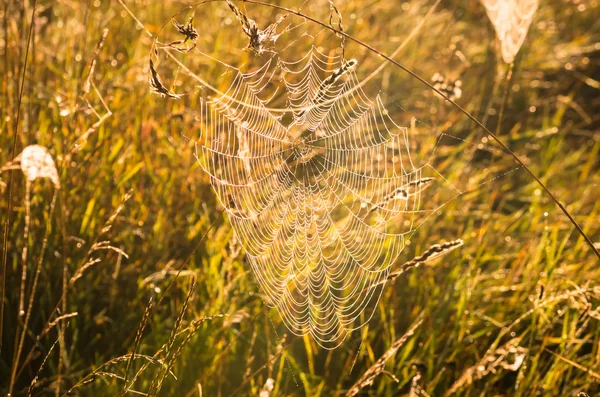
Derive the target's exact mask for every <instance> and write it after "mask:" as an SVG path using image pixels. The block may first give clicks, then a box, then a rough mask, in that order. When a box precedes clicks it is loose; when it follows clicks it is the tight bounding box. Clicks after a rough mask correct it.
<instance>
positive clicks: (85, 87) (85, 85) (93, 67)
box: [83, 28, 108, 94]
mask: <svg viewBox="0 0 600 397" xmlns="http://www.w3.org/2000/svg"><path fill="white" fill-rule="evenodd" d="M106 36H108V28H104V29H103V30H102V35H101V36H100V40H99V41H98V44H97V45H96V50H95V51H94V55H93V56H92V61H91V62H90V67H89V69H88V73H87V77H86V78H85V82H84V83H83V92H84V93H86V94H89V92H90V88H91V85H92V79H93V78H94V72H95V71H96V62H97V59H98V54H100V50H102V47H103V46H104V41H105V40H106Z"/></svg>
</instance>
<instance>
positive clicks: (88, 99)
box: [0, 0, 600, 396]
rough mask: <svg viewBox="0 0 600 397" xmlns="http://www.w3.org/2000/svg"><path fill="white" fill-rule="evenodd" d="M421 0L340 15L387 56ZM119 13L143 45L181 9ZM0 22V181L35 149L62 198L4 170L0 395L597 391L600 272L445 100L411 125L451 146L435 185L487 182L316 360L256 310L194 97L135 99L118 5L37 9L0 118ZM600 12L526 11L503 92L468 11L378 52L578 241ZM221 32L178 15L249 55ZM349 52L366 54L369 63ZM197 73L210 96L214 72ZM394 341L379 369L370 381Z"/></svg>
mask: <svg viewBox="0 0 600 397" xmlns="http://www.w3.org/2000/svg"><path fill="white" fill-rule="evenodd" d="M432 3H433V2H426V1H423V2H410V3H408V2H379V1H373V2H368V3H366V2H361V1H357V0H351V1H348V2H336V5H337V6H338V8H339V10H340V12H341V14H342V15H343V16H344V26H345V29H346V31H347V32H348V33H350V34H353V35H355V36H356V37H358V38H359V39H361V40H363V41H365V42H367V43H369V44H371V45H373V46H374V47H376V48H378V49H379V50H381V51H382V52H384V53H387V54H389V53H392V52H393V51H394V49H395V48H396V47H397V46H398V44H399V43H400V42H401V41H402V40H403V39H405V38H406V37H407V36H408V35H409V34H410V32H412V31H413V29H414V28H415V27H416V26H417V25H418V24H419V22H420V21H422V18H424V15H425V14H426V13H427V11H428V10H429V8H430V7H431V5H432ZM125 4H126V5H127V7H128V8H129V9H130V10H131V12H132V13H133V14H134V15H135V16H136V17H137V18H139V20H140V21H142V22H143V24H144V25H145V26H146V28H147V29H148V30H149V31H150V32H152V33H156V32H158V31H159V29H160V27H161V25H163V24H164V23H165V22H169V17H170V16H171V15H172V14H173V13H174V12H176V11H177V10H179V9H181V8H182V7H184V6H186V5H187V4H185V3H182V2H178V1H173V2H158V1H148V0H138V1H125ZM282 5H285V6H289V7H297V6H299V4H296V3H294V2H284V3H282ZM311 7H312V9H308V6H307V10H306V12H309V13H311V15H316V16H317V17H318V18H319V19H320V20H322V21H328V20H329V19H328V18H329V11H330V9H329V4H328V2H327V1H317V2H314V3H311ZM246 9H247V12H248V13H249V14H251V15H253V16H255V19H256V20H257V21H272V20H274V15H275V12H274V11H272V10H269V9H266V8H264V7H263V8H260V7H252V6H250V5H248V6H247V7H246ZM0 13H1V14H2V16H3V17H2V28H1V29H0V75H2V76H3V79H2V93H1V98H2V102H1V103H2V106H1V108H2V115H1V119H0V131H2V133H1V134H0V168H2V167H3V166H4V165H5V164H8V163H9V162H10V161H11V149H12V142H13V139H14V137H15V134H17V153H20V152H21V151H22V149H23V148H24V147H26V146H28V145H31V144H36V143H37V144H40V145H43V146H45V147H47V148H49V150H50V153H51V154H52V156H53V157H54V159H55V161H56V164H57V167H58V173H59V177H60V189H58V188H57V187H56V186H55V185H53V183H52V181H50V180H36V181H34V182H33V183H32V184H31V191H30V192H29V191H26V186H27V182H26V180H25V178H24V177H23V175H22V173H21V172H20V170H19V169H8V168H7V169H6V170H4V169H3V172H2V173H0V191H2V193H3V194H2V199H1V200H2V201H0V208H2V213H1V215H2V216H1V217H0V218H1V221H2V222H5V221H6V218H7V217H10V230H9V235H8V236H9V237H8V245H7V247H6V248H7V250H8V261H7V267H6V278H5V279H4V285H5V289H4V290H3V292H2V293H3V296H4V298H5V307H4V315H3V324H2V347H1V351H0V393H1V394H2V395H6V394H7V393H9V392H10V393H11V395H12V396H20V395H40V396H42V395H56V396H61V395H64V394H65V393H67V392H68V391H71V394H72V395H93V396H97V395H125V394H131V395H134V393H138V392H141V393H145V394H149V395H165V396H167V395H168V396H197V395H200V394H201V395H206V396H213V395H217V396H229V395H258V394H259V393H261V391H263V393H267V395H269V394H268V393H270V395H273V396H275V395H277V396H280V395H310V396H333V395H343V394H345V393H347V392H348V391H349V390H351V389H352V387H353V385H355V384H357V383H358V384H360V383H361V382H362V381H363V380H364V379H366V378H365V377H364V376H363V374H365V373H368V374H373V373H375V375H376V376H375V377H374V378H373V379H371V382H370V384H369V385H366V384H365V385H364V386H365V387H364V388H362V389H361V390H359V391H358V393H359V394H358V395H426V394H429V395H432V396H438V395H439V396H443V395H449V394H453V395H463V396H481V395H490V396H491V395H510V396H512V395H515V396H536V395H544V396H545V395H556V396H574V395H578V393H580V392H582V393H587V394H589V395H594V394H595V393H598V392H599V391H600V386H599V382H600V327H598V323H599V322H600V309H599V304H600V284H599V283H598V282H597V280H599V277H600V270H599V267H598V260H597V258H596V257H595V255H594V253H593V252H592V250H591V249H590V247H589V246H588V245H587V244H586V242H585V241H584V239H583V238H582V237H581V236H580V235H578V234H577V232H576V231H575V230H574V228H573V226H572V224H571V223H570V222H569V220H568V219H567V218H566V217H565V216H564V215H563V214H562V213H561V212H560V210H559V209H558V208H557V207H556V206H555V205H554V204H553V203H552V201H551V200H550V199H549V197H547V196H546V195H545V194H544V193H543V192H542V191H541V190H540V188H539V186H538V185H537V184H536V183H535V181H533V180H532V179H531V178H530V177H529V176H528V175H527V174H526V173H525V172H524V171H523V170H522V169H519V168H518V167H517V165H516V164H515V163H514V160H512V159H511V158H510V157H509V156H506V155H501V154H498V152H496V151H492V150H488V148H490V147H493V144H492V143H491V142H490V141H489V139H488V137H486V136H484V135H482V133H481V131H480V130H478V129H477V128H476V126H475V125H474V124H473V123H472V122H470V121H469V120H468V119H466V118H465V117H462V116H460V114H459V113H458V112H457V111H456V110H455V109H453V108H452V107H450V106H441V107H440V109H441V110H440V111H439V113H438V114H437V115H431V114H430V115H429V116H428V120H429V122H431V123H435V124H436V126H437V127H438V128H440V129H444V131H445V132H447V133H449V134H450V133H451V134H456V135H457V136H461V137H464V138H465V139H464V144H462V145H460V144H456V145H454V146H444V147H442V148H441V149H440V153H439V158H440V161H439V163H437V164H436V169H437V170H438V171H439V172H440V173H442V174H443V175H444V176H445V177H446V178H447V179H448V181H451V182H452V181H460V180H462V179H464V178H465V176H471V177H473V178H476V179H477V178H479V180H480V182H485V184H483V185H482V186H481V187H480V188H478V189H474V190H472V191H470V192H468V193H466V194H464V195H463V196H461V198H460V199H457V200H451V201H449V202H448V203H447V204H446V205H445V206H444V208H443V210H442V211H440V212H439V213H437V214H436V215H435V216H434V217H432V218H431V219H429V221H428V222H427V223H426V224H425V225H424V226H423V227H421V228H419V229H418V231H417V233H415V234H414V236H412V237H411V243H410V245H409V246H407V248H406V249H405V251H404V253H403V256H402V258H401V259H402V260H401V261H400V262H399V263H397V264H395V265H394V266H393V267H392V271H394V269H402V268H403V267H402V263H405V262H406V263H409V264H410V263H411V262H410V260H411V258H413V257H416V256H419V255H423V253H424V252H427V250H428V249H429V248H430V247H431V246H432V245H434V244H438V243H442V242H444V241H451V240H456V239H459V238H460V239H462V240H463V242H464V244H463V245H462V246H460V247H459V248H456V249H454V250H453V251H452V252H450V253H448V254H447V255H445V256H443V257H441V258H438V259H435V260H432V261H429V262H426V263H420V264H419V266H416V267H415V266H413V265H407V266H406V272H405V273H403V274H400V275H399V276H397V277H395V279H394V280H393V281H391V282H390V283H388V285H387V286H386V287H385V290H384V293H383V297H382V299H381V301H380V302H379V305H378V306H377V308H376V314H375V316H374V317H373V319H372V320H371V321H370V322H369V324H368V325H367V326H365V327H364V328H362V329H361V330H358V331H355V332H354V333H353V334H352V335H351V336H350V337H349V338H348V340H347V341H346V342H345V343H344V344H343V345H342V346H341V347H339V348H338V349H336V350H333V351H327V350H323V349H320V348H318V347H317V345H316V344H315V342H314V341H313V340H311V339H310V337H308V336H307V337H297V336H294V335H292V334H290V333H289V331H287V330H286V329H285V327H284V325H283V324H282V322H281V320H280V318H279V315H278V314H277V312H276V311H275V310H273V309H270V308H268V307H267V306H266V304H265V303H264V300H263V295H262V293H261V291H260V289H259V288H258V285H257V283H256V281H255V279H254V278H253V275H252V273H251V271H250V267H249V265H248V263H247V262H246V261H245V258H244V252H243V250H242V249H241V246H240V243H239V242H238V241H237V240H236V239H235V236H234V234H233V231H232V229H231V226H230V225H229V223H228V222H227V219H226V217H225V216H224V215H223V213H222V211H221V209H222V207H221V206H220V204H218V203H217V202H216V199H215V197H214V195H213V193H212V191H211V189H210V181H209V178H208V177H207V176H206V174H204V173H203V172H202V170H201V169H200V167H199V165H198V163H197V161H196V159H195V158H194V153H195V151H194V138H195V137H197V136H198V131H199V130H200V129H201V127H202V120H200V119H199V117H198V114H197V112H195V106H196V104H195V103H194V101H193V98H191V97H183V98H182V99H181V100H170V99H168V98H162V97H160V96H157V95H153V94H151V93H150V90H149V87H148V74H149V68H148V53H149V50H150V47H151V44H152V40H151V38H150V37H148V35H147V34H146V33H145V32H144V31H143V30H142V29H140V27H139V26H138V25H137V24H136V22H135V21H134V20H133V19H132V18H131V15H130V14H129V13H128V12H127V10H126V9H125V8H124V7H123V6H122V5H121V4H120V3H119V2H118V1H81V2H78V1H68V0H59V1H54V2H50V1H40V2H38V4H37V10H36V13H35V17H34V21H35V24H34V27H33V30H32V32H33V36H32V38H31V44H30V47H29V51H30V53H29V60H28V62H27V65H26V67H27V68H26V71H25V80H24V81H25V84H24V86H23V97H22V104H21V106H20V112H21V116H20V121H19V125H18V127H16V126H15V119H16V115H17V110H18V108H19V106H18V104H19V91H20V87H21V86H20V76H21V73H22V71H23V68H24V66H25V65H24V62H23V60H24V57H25V49H26V48H27V47H26V46H27V41H28V31H29V26H30V25H29V21H30V18H31V13H32V4H31V2H24V3H23V2H13V1H5V2H4V3H3V4H2V6H1V9H0ZM227 19H231V21H229V24H226V22H225V21H226V20H227ZM599 21H600V5H599V4H598V2H597V1H595V0H593V1H588V2H584V1H577V0H570V1H558V0H552V1H542V4H541V6H540V9H539V11H538V13H537V15H536V17H535V20H534V23H533V24H532V27H531V30H530V34H529V37H528V39H527V40H526V43H525V45H524V47H523V49H522V50H521V52H520V53H519V55H518V56H517V60H516V63H515V67H514V71H513V74H512V76H511V78H510V81H509V82H507V81H506V80H505V79H504V77H503V76H505V75H506V71H507V70H508V67H507V66H506V65H503V64H502V63H501V62H500V60H499V55H498V44H497V42H496V41H495V39H494V32H493V29H492V27H491V25H490V23H489V21H488V20H487V19H486V17H485V11H484V9H483V7H482V6H481V5H480V4H479V2H478V1H475V0H466V1H462V0H461V1H457V0H456V1H455V0H444V1H442V2H441V4H440V5H439V6H438V7H437V8H436V10H435V11H434V12H433V14H432V15H430V16H429V17H428V19H427V21H426V22H425V25H424V28H423V29H422V30H421V31H420V33H418V34H417V35H416V36H415V38H414V39H412V40H411V41H409V42H408V43H407V45H406V48H404V49H403V51H402V52H401V53H400V54H399V55H398V56H397V57H396V58H395V59H397V60H398V61H400V62H401V63H402V64H404V65H406V66H407V67H408V68H410V69H411V70H414V71H415V72H416V73H418V74H419V75H422V76H424V77H425V78H427V79H428V78H430V77H431V76H433V75H434V74H435V73H442V74H444V75H447V76H449V77H451V78H460V79H461V80H462V81H463V85H462V90H463V97H462V98H461V99H459V100H457V102H459V103H460V104H461V106H464V107H465V108H467V110H469V111H470V112H471V113H473V114H474V115H475V116H476V117H477V118H478V119H479V120H482V121H483V122H484V124H485V125H486V126H488V128H490V129H491V130H492V131H497V132H498V134H499V135H500V137H501V138H502V139H503V140H504V142H506V143H507V145H508V146H509V147H510V148H511V149H512V150H514V151H515V152H516V153H517V154H518V155H519V156H520V157H521V158H523V159H524V160H525V162H526V164H527V165H528V166H529V167H530V168H531V169H532V171H533V172H535V173H536V174H537V175H539V176H540V178H541V180H542V181H543V182H544V183H546V184H548V186H549V187H550V189H551V190H552V191H553V192H554V193H555V195H556V196H557V197H558V199H559V200H560V201H561V202H562V203H563V204H564V205H565V206H566V208H567V209H568V211H569V212H570V213H571V214H572V215H573V217H574V218H575V219H576V220H577V222H579V223H580V224H581V225H582V228H583V230H584V231H585V232H586V233H587V234H588V236H589V237H590V238H591V239H592V240H593V241H596V242H600V228H599V227H598V225H599V224H600V214H599V211H600V201H599V200H598V194H599V192H600V190H599V189H600V188H599V183H600V174H599V173H598V170H599V166H600V163H599V158H600V157H599V155H598V153H599V151H600V131H599V127H600V114H599V113H598V109H599V108H600V95H598V92H599V91H598V90H599V89H600V82H599V81H598V80H599V79H598V71H599V70H600V45H599V44H598V43H600V22H599ZM180 22H183V19H182V20H180ZM235 23H236V21H235V18H234V17H233V15H232V14H231V12H230V11H229V9H228V8H227V6H226V4H225V3H222V4H218V5H216V4H210V5H207V6H205V7H202V8H200V9H198V10H197V11H196V16H195V25H196V28H197V29H198V32H199V38H198V42H197V45H198V46H199V47H200V48H202V49H203V50H204V49H206V48H209V49H210V51H211V53H212V54H219V56H223V57H224V59H225V61H227V62H231V63H233V62H237V64H240V63H243V62H247V61H248V59H249V58H250V57H251V54H250V53H249V52H243V51H241V49H242V48H244V47H245V46H246V45H247V37H245V36H244V35H243V34H241V32H240V33H239V34H237V35H232V34H231V32H234V31H235V30H234V28H235V27H236V25H235ZM334 37H335V36H334ZM280 40H285V36H282V38H281V39H280ZM457 50H458V51H460V52H461V54H463V55H464V57H465V59H466V60H467V63H465V62H463V61H461V59H459V57H457V56H454V55H453V54H456V51H457ZM346 51H358V48H357V47H356V46H352V45H350V44H349V45H348V47H347V48H346ZM361 62H362V63H361V66H364V67H365V68H369V67H371V68H374V65H375V64H376V63H375V62H376V61H375V60H374V57H371V58H366V60H365V61H362V60H361ZM365 63H366V64H365ZM92 65H93V66H92ZM198 67H199V68H202V69H201V70H202V71H203V76H208V77H210V78H211V79H212V80H211V81H217V84H220V86H219V87H220V88H221V89H224V88H226V87H227V83H226V78H225V77H224V78H223V79H222V80H223V81H221V80H220V77H221V76H220V75H219V73H218V68H217V67H215V65H212V64H210V63H205V64H199V66H198ZM161 71H163V72H164V73H165V74H166V77H165V81H166V80H167V78H169V77H171V76H169V74H168V71H164V69H161ZM169 81H170V80H169ZM374 83H375V86H376V89H380V90H381V91H382V92H383V93H384V94H385V99H386V100H388V101H390V102H391V103H395V104H396V103H397V104H401V106H402V107H403V108H405V109H408V110H410V111H412V112H415V113H418V114H421V113H419V112H424V111H428V109H429V105H428V104H429V103H431V101H435V100H437V98H435V96H434V95H433V94H432V93H431V92H429V91H427V90H425V91H423V89H422V87H421V88H420V89H418V88H416V87H417V85H416V84H415V82H412V81H411V79H409V78H408V77H406V76H405V75H403V74H402V72H401V71H397V70H396V69H392V68H390V67H388V68H386V69H385V70H384V72H382V73H380V74H379V75H378V76H377V78H376V79H375V82H374ZM505 87H508V89H506V88H505ZM175 88H177V87H175ZM421 101H424V102H423V103H427V106H425V105H421ZM503 104H504V105H503ZM503 106H504V111H503V112H502V119H501V122H499V113H500V109H501V108H502V107H503ZM189 138H192V139H189ZM479 144H482V145H483V146H482V147H481V148H478V146H477V145H479ZM465 153H469V156H470V157H469V162H465V160H464V157H465ZM9 173H12V177H13V178H14V181H13V192H12V198H11V200H12V201H11V211H10V212H9V211H7V209H8V203H7V195H6V193H7V190H8V181H9ZM499 175H502V176H501V177H499V178H496V176H499ZM28 193H31V194H30V195H29V194H28ZM27 197H30V200H27ZM28 213H30V216H29V219H27V218H28V217H27V214H28ZM3 224H4V223H3ZM26 230H27V231H26ZM24 250H26V255H25V256H24V255H23V252H24ZM24 257H25V259H26V263H27V265H28V267H27V269H28V271H27V283H26V288H24V289H23V288H21V277H22V269H23V263H22V262H23V258H24ZM37 269H39V272H38V271H36V270H37ZM179 269H183V270H182V271H181V272H180V273H179ZM36 274H37V277H38V282H37V287H36V288H33V287H32V285H33V280H35V279H36ZM176 275H178V277H175V276H176ZM21 297H23V298H21ZM21 299H23V300H24V304H23V305H20V301H21ZM29 302H31V307H30V309H28V305H29ZM21 306H22V307H23V311H24V314H22V315H21V314H20V313H19V311H20V310H21ZM26 318H27V321H25V319H26ZM417 324H419V325H418V326H415V325H417ZM411 327H412V328H411ZM409 330H411V332H412V333H411V335H410V337H408V338H404V339H403V337H404V335H405V334H406V333H407V331H409ZM21 335H23V343H22V348H21V349H19V345H20V343H19V341H20V339H21ZM398 340H400V341H402V343H401V345H399V346H398V348H397V352H396V353H395V354H391V355H390V356H389V357H386V360H385V362H383V367H382V368H381V369H380V370H371V372H368V371H369V369H370V368H371V367H372V366H373V365H374V364H376V363H377V362H378V359H379V358H380V357H382V355H384V354H385V353H386V351H388V349H390V348H392V347H393V346H394V342H396V341H398ZM17 351H20V353H18V354H17ZM17 355H18V360H16V357H17ZM386 374H387V375H386ZM361 377H362V378H361ZM268 379H272V380H273V381H272V383H271V381H268ZM263 395H264V394H263Z"/></svg>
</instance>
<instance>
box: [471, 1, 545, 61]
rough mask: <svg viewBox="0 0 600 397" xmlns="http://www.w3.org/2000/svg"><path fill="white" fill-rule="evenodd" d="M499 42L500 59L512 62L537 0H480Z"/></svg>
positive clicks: (523, 38) (521, 43)
mask: <svg viewBox="0 0 600 397" xmlns="http://www.w3.org/2000/svg"><path fill="white" fill-rule="evenodd" d="M481 3H482V4H483V6H484V7H485V10H486V12H487V15H488V17H489V18H490V20H491V21H492V24H493V25H494V29H495V30H496V35H497V36H498V40H500V43H501V49H502V59H504V62H506V63H512V62H513V61H514V60H515V57H516V56H517V53H518V52H519V49H520V48H521V46H522V45H523V42H524V41H525V37H526V36H527V31H528V30H529V25H531V21H532V20H533V16H534V14H535V11H536V10H537V8H538V5H539V0H481Z"/></svg>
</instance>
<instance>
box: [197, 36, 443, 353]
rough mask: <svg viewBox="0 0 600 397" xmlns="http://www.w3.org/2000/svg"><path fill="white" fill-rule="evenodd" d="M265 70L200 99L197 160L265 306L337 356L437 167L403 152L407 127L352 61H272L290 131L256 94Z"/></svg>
mask: <svg viewBox="0 0 600 397" xmlns="http://www.w3.org/2000/svg"><path fill="white" fill-rule="evenodd" d="M271 63H272V60H271V61H268V62H266V64H265V65H264V66H263V67H261V68H260V69H258V70H256V71H254V72H252V73H242V72H241V71H239V70H237V72H236V75H235V77H234V78H233V82H232V84H231V85H230V87H229V88H228V89H227V90H226V91H225V92H224V93H221V94H219V95H218V96H216V97H213V98H212V99H210V100H208V101H204V102H203V103H202V105H201V113H202V115H201V116H202V119H203V120H205V121H206V128H205V129H204V131H203V133H204V134H205V137H204V139H203V144H199V145H198V146H197V157H198V160H199V162H200V164H201V166H202V168H203V169H204V170H205V171H206V172H207V173H208V174H209V175H210V177H211V183H212V186H213V187H214V190H215V192H216V194H217V196H218V199H219V200H220V202H221V203H222V205H223V206H224V207H225V209H226V211H227V213H228V216H229V219H230V222H231V224H232V226H233V228H234V230H235V232H236V234H237V236H238V238H239V240H240V241H241V242H242V244H243V246H244V248H245V250H246V253H247V257H248V260H249V263H250V264H251V267H252V269H253V271H254V274H255V276H256V278H257V280H258V282H259V284H260V286H261V288H262V290H263V291H264V293H265V295H266V297H267V300H268V302H269V303H270V304H271V305H273V306H275V307H276V308H277V310H278V311H279V313H280V315H281V317H282V319H283V321H284V323H285V324H286V326H287V327H288V328H289V329H290V331H291V332H293V333H294V334H296V335H305V334H307V333H308V334H311V335H312V336H313V337H314V339H315V340H316V341H317V343H319V344H320V345H321V346H322V347H325V348H334V347H336V346H337V345H339V344H340V343H341V342H342V341H343V339H344V337H345V336H346V334H347V333H348V332H350V331H352V330H354V329H357V328H359V327H361V326H362V325H364V324H365V323H366V322H368V321H369V318H370V317H371V316H372V311H368V310H367V307H369V306H370V305H373V304H376V303H377V301H378V300H379V298H380V295H381V288H382V286H383V285H384V284H385V282H384V280H385V279H386V277H387V275H388V273H389V268H390V265H391V264H392V263H393V262H394V261H395V259H396V258H397V257H398V255H399V254H400V253H401V251H402V250H403V248H404V247H405V239H406V238H407V237H408V235H409V234H410V233H412V232H413V231H414V230H415V229H416V227H417V226H418V224H419V223H418V219H417V218H416V217H415V216H416V215H422V214H423V213H424V212H426V211H424V210H422V209H421V208H420V207H421V199H422V192H423V191H424V189H425V188H426V187H427V186H428V185H429V184H430V183H432V181H433V178H430V177H425V176H424V175H425V174H424V173H425V172H427V173H428V174H429V175H431V174H432V173H431V172H430V171H432V170H433V168H432V167H431V166H430V165H429V159H426V161H424V162H422V163H421V164H418V163H417V161H416V160H415V159H413V156H411V150H410V144H409V143H410V128H409V127H404V126H399V125H397V124H395V123H394V122H393V121H392V119H391V118H390V117H389V116H388V111H387V110H386V108H385V106H384V104H383V102H382V100H381V98H380V96H379V95H378V96H377V97H376V98H375V99H373V100H370V99H369V98H368V97H367V96H366V94H365V93H364V92H363V90H362V89H361V87H360V85H359V80H358V78H357V75H356V73H355V70H356V61H354V60H352V61H347V62H346V61H344V60H343V59H342V58H341V57H335V56H334V57H328V56H326V55H325V54H323V53H322V52H320V51H318V50H317V49H316V48H314V47H313V48H312V50H311V51H309V52H308V54H307V55H306V56H304V57H303V58H301V59H300V60H297V61H293V62H284V61H282V60H280V61H279V62H278V63H277V68H276V70H278V72H279V73H278V75H279V76H282V83H281V86H283V87H284V88H285V93H286V104H287V105H286V106H287V108H285V109H283V113H286V112H287V113H291V114H292V117H291V118H292V120H291V122H290V123H289V125H287V126H284V125H283V121H282V120H283V117H282V116H279V115H276V114H275V113H276V112H274V111H273V110H274V109H273V108H271V107H269V105H270V101H271V100H272V98H268V99H262V98H261V96H264V95H262V94H263V89H264V88H265V87H266V86H267V85H268V84H270V83H272V80H273V77H274V76H275V75H276V73H271V72H269V70H270V66H271ZM433 171H434V172H433V174H435V170H433ZM371 307H372V306H371ZM369 313H370V314H369Z"/></svg>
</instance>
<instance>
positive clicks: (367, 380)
mask: <svg viewBox="0 0 600 397" xmlns="http://www.w3.org/2000/svg"><path fill="white" fill-rule="evenodd" d="M422 323H423V318H420V319H419V320H418V321H417V322H416V323H415V324H414V325H413V326H412V327H410V328H409V330H408V331H406V333H405V334H404V335H402V337H400V339H398V340H397V341H396V342H394V343H393V344H392V347H390V348H389V349H388V350H387V351H386V352H385V353H383V355H382V356H381V357H380V358H379V359H378V360H377V361H376V362H375V364H373V365H372V366H371V367H370V368H369V369H368V370H367V371H366V372H365V373H364V374H363V375H362V376H361V377H360V379H359V380H358V381H357V382H356V383H355V384H354V386H352V388H350V390H348V392H347V393H346V397H353V396H356V395H357V394H358V393H359V392H360V391H361V390H362V389H364V388H365V387H367V386H370V385H372V384H373V381H374V380H375V378H376V377H377V376H378V375H379V374H381V373H384V372H385V363H386V361H387V360H389V358H390V357H392V356H393V355H395V354H396V352H397V351H398V349H400V347H402V345H404V343H406V341H407V340H408V339H409V338H410V337H411V336H413V335H414V333H415V331H416V329H417V328H419V326H420V325H421V324H422ZM390 375H391V376H392V377H393V378H395V377H394V376H393V375H392V374H390Z"/></svg>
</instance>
